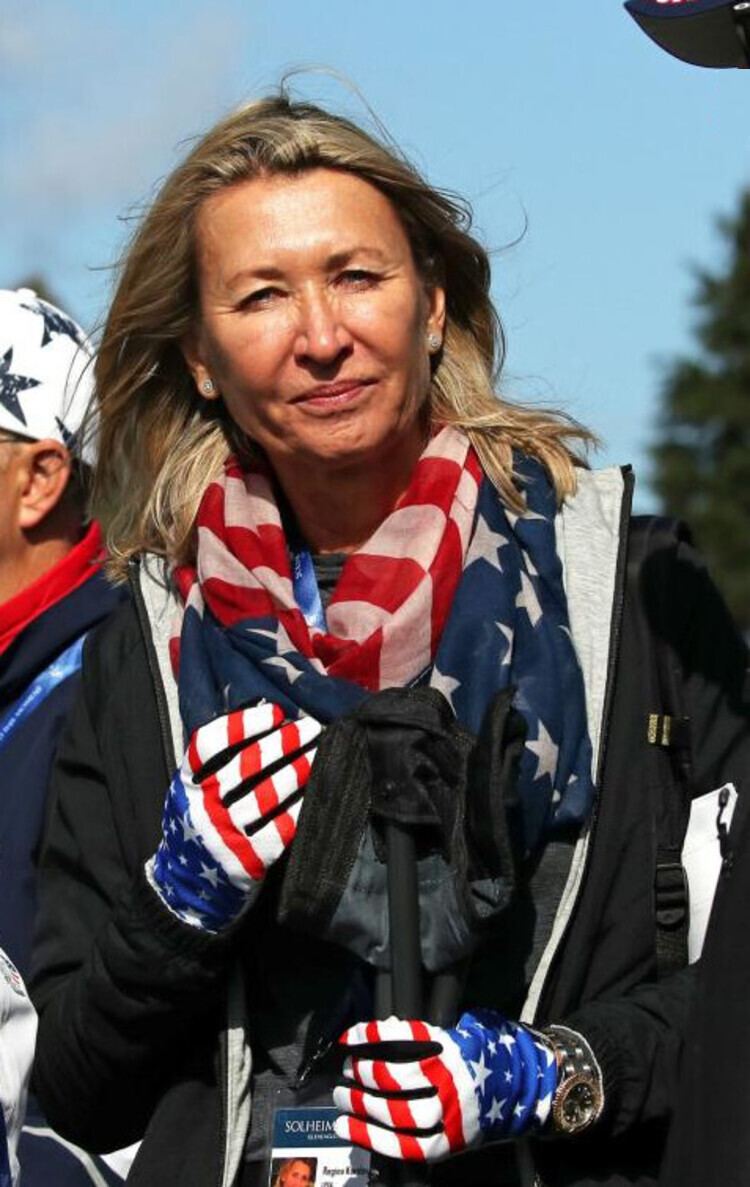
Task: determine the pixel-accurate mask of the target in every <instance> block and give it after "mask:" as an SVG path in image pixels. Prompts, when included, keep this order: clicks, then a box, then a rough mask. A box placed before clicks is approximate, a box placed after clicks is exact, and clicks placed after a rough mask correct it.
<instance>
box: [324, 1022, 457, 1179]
mask: <svg viewBox="0 0 750 1187" xmlns="http://www.w3.org/2000/svg"><path fill="white" fill-rule="evenodd" d="M339 1042H340V1043H341V1044H342V1045H343V1046H345V1047H352V1048H356V1047H361V1046H368V1045H370V1044H373V1043H388V1044H392V1043H420V1044H434V1046H433V1047H432V1048H431V1049H429V1048H428V1050H430V1051H431V1053H429V1054H427V1053H425V1055H424V1057H423V1058H419V1059H412V1060H409V1061H404V1060H403V1059H397V1058H393V1059H390V1060H389V1059H368V1058H361V1057H359V1056H351V1055H350V1056H348V1057H347V1059H346V1061H345V1063H344V1068H343V1076H344V1081H345V1083H344V1084H341V1085H339V1086H338V1087H337V1088H335V1089H334V1093H333V1103H334V1104H335V1106H336V1108H337V1109H339V1110H340V1111H341V1116H340V1117H338V1118H337V1120H336V1122H335V1130H336V1133H337V1135H338V1136H339V1137H340V1138H342V1139H343V1140H345V1141H349V1142H353V1143H354V1144H355V1145H357V1146H364V1147H365V1148H366V1149H369V1150H376V1151H377V1152H378V1153H380V1154H385V1155H386V1156H387V1157H389V1158H398V1159H406V1160H408V1161H411V1162H425V1161H433V1160H434V1159H438V1158H444V1157H446V1156H447V1155H448V1154H454V1153H457V1152H458V1151H459V1150H464V1149H466V1147H467V1146H470V1145H472V1144H473V1143H474V1142H475V1141H476V1139H477V1138H478V1136H479V1134H480V1109H479V1098H478V1096H477V1091H476V1081H475V1078H474V1076H473V1075H472V1072H471V1070H470V1067H469V1065H468V1064H467V1062H466V1061H465V1059H464V1057H463V1056H462V1054H461V1050H460V1047H459V1046H458V1044H457V1043H456V1042H455V1041H454V1040H453V1039H452V1038H451V1035H450V1033H449V1032H448V1031H445V1030H442V1029H440V1028H439V1027H436V1026H431V1025H430V1024H429V1023H427V1022H416V1021H402V1020H401V1019H399V1018H387V1019H385V1020H384V1021H382V1022H362V1023H359V1024H358V1025H357V1026H353V1027H351V1029H350V1030H347V1031H345V1033H344V1034H343V1035H342V1036H341V1038H340V1040H339Z"/></svg>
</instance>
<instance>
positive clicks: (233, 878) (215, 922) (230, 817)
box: [147, 704, 322, 931]
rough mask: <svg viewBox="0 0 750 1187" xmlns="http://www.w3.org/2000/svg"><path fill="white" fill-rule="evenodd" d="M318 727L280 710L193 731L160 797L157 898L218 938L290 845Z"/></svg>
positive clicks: (244, 714)
mask: <svg viewBox="0 0 750 1187" xmlns="http://www.w3.org/2000/svg"><path fill="white" fill-rule="evenodd" d="M321 728H322V727H321V725H320V724H319V722H317V721H316V720H315V719H314V718H313V717H309V716H307V715H304V714H303V715H302V716H300V717H298V718H296V719H295V720H289V719H287V718H286V717H285V714H284V712H283V710H282V709H281V708H280V706H278V705H275V704H259V705H255V706H253V707H252V708H247V709H238V710H235V711H234V712H232V713H228V714H226V715H224V716H223V717H219V718H216V720H214V721H211V722H209V723H208V724H207V725H204V726H201V727H200V729H198V730H196V731H195V733H194V734H193V736H192V738H191V740H190V744H189V746H188V749H187V751H186V753H185V757H184V759H183V762H182V765H181V767H180V769H179V770H178V771H177V772H176V774H175V776H174V778H173V780H172V783H171V785H170V788H169V792H168V793H167V799H166V803H165V809H164V821H163V828H162V833H163V836H162V842H161V844H160V846H159V849H158V850H157V853H156V855H155V857H154V858H153V859H152V861H151V862H150V863H148V865H147V875H148V877H149V880H150V881H151V883H152V885H153V886H154V888H155V889H156V891H157V893H158V894H159V896H160V898H161V899H162V901H163V902H164V903H165V904H166V905H167V906H168V907H169V909H170V910H171V911H172V912H173V913H174V914H176V915H178V916H179V917H180V918H182V919H184V920H185V921H186V922H188V923H192V924H194V925H195V926H198V927H202V928H205V929H207V930H211V931H220V930H221V929H222V928H223V927H225V926H227V925H228V924H229V923H231V922H232V921H233V919H235V918H236V917H237V915H239V914H240V913H242V911H244V910H245V909H246V908H247V907H248V906H249V905H250V904H251V902H252V901H253V899H254V898H255V895H256V893H257V891H258V889H259V886H260V883H261V882H262V880H263V878H264V877H265V875H266V873H267V872H268V870H269V869H270V867H271V866H272V865H273V864H274V862H276V861H278V859H279V858H280V857H281V856H282V854H283V853H284V852H285V850H286V849H287V848H288V847H289V845H290V844H291V843H292V841H293V839H294V836H295V833H296V831H297V821H298V818H299V813H300V810H301V806H302V791H303V789H304V787H305V784H306V783H307V780H308V778H309V776H310V771H311V769H312V764H313V760H314V758H315V753H316V750H315V747H314V742H315V740H316V738H317V737H318V735H319V734H320V731H321Z"/></svg>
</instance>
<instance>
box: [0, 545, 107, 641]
mask: <svg viewBox="0 0 750 1187" xmlns="http://www.w3.org/2000/svg"><path fill="white" fill-rule="evenodd" d="M102 560H103V548H102V533H101V529H100V527H99V524H98V523H96V522H94V523H92V524H91V525H90V527H89V529H88V531H87V532H86V535H85V536H84V537H83V539H82V540H79V542H78V543H77V544H76V545H75V546H74V547H73V548H72V549H71V550H70V552H69V553H67V555H66V556H64V557H63V558H62V560H60V561H58V562H57V564H56V565H53V566H52V568H51V569H48V570H47V572H46V573H42V575H41V577H37V579H36V581H34V582H32V584H31V585H27V586H26V589H22V590H21V592H20V593H17V594H16V595H15V597H13V598H9V600H8V601H7V602H4V603H3V604H2V605H0V655H2V654H3V652H5V651H7V649H8V648H9V647H10V645H11V643H12V642H13V641H14V640H15V639H16V638H17V637H18V635H20V633H21V631H23V630H24V629H25V628H26V627H27V626H28V625H29V623H31V622H33V621H34V619H35V618H38V617H39V615H40V614H43V613H44V611H45V610H49V608H50V606H54V605H55V603H56V602H59V601H60V599H61V598H65V597H67V596H68V594H70V593H72V592H73V590H74V589H78V587H79V585H83V583H84V581H88V579H89V577H93V575H94V573H96V572H97V570H98V569H100V568H101V564H102Z"/></svg>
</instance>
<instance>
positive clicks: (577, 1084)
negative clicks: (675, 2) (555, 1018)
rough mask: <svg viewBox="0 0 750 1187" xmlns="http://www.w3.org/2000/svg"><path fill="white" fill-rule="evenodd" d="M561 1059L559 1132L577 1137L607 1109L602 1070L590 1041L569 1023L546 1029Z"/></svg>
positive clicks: (556, 1100)
mask: <svg viewBox="0 0 750 1187" xmlns="http://www.w3.org/2000/svg"><path fill="white" fill-rule="evenodd" d="M542 1034H543V1035H544V1037H545V1039H546V1040H547V1042H548V1043H549V1044H550V1046H551V1047H552V1050H553V1051H554V1054H555V1059H556V1060H557V1073H558V1081H557V1088H556V1089H555V1095H554V1096H553V1098H552V1114H551V1119H552V1126H553V1128H554V1130H555V1132H556V1133H559V1134H566V1135H568V1136H571V1137H572V1136H574V1135H575V1134H579V1133H583V1131H584V1130H585V1129H588V1127H589V1126H590V1125H593V1123H594V1122H595V1121H598V1120H599V1118H600V1117H601V1115H602V1110H603V1108H604V1087H603V1083H602V1073H601V1068H600V1067H599V1064H598V1063H597V1062H596V1057H595V1055H594V1053H593V1051H592V1050H591V1048H590V1047H589V1045H588V1043H587V1042H586V1040H585V1039H584V1038H583V1036H582V1035H579V1034H578V1032H577V1031H575V1030H570V1029H569V1027H567V1026H545V1027H544V1030H543V1031H542Z"/></svg>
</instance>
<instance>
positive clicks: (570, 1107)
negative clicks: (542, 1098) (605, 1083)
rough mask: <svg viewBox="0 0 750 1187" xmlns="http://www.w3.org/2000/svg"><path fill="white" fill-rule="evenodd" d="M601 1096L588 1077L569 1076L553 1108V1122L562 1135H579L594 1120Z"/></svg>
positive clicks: (593, 1082)
mask: <svg viewBox="0 0 750 1187" xmlns="http://www.w3.org/2000/svg"><path fill="white" fill-rule="evenodd" d="M600 1107H601V1095H600V1093H599V1091H598V1089H597V1086H596V1083H595V1081H593V1080H592V1079H590V1078H589V1077H588V1076H583V1075H580V1074H579V1075H574V1076H571V1077H570V1079H569V1080H567V1081H566V1082H565V1083H564V1084H563V1085H562V1087H561V1089H560V1090H559V1092H558V1097H557V1099H556V1100H555V1102H554V1106H553V1121H554V1124H555V1126H556V1128H557V1129H558V1130H560V1131H561V1132H562V1133H580V1131H581V1130H582V1129H585V1128H586V1126H587V1125H590V1124H591V1122H592V1121H594V1120H595V1119H596V1117H597V1116H598V1114H599V1110H600Z"/></svg>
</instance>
